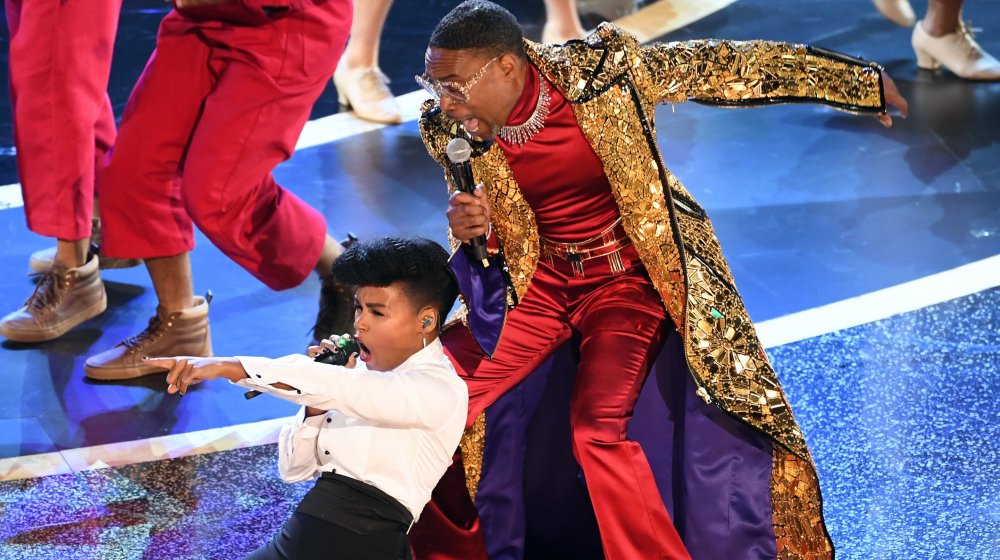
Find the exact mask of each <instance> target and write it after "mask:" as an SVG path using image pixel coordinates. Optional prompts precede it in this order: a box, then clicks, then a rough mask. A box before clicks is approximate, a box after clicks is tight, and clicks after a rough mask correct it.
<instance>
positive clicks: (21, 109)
mask: <svg viewBox="0 0 1000 560" xmlns="http://www.w3.org/2000/svg"><path fill="white" fill-rule="evenodd" d="M6 9H7V25H8V27H9V28H10V57H9V62H10V92H11V104H12V106H13V113H14V145H15V147H16V148H17V167H18V175H19V176H20V179H21V192H22V195H23V197H24V211H25V215H26V216H27V219H28V227H29V228H30V229H31V231H33V232H35V233H37V234H39V235H44V236H46V237H55V238H58V239H64V240H68V241H75V240H79V239H85V238H87V237H89V236H90V217H91V212H92V211H93V204H94V174H95V166H96V164H97V162H98V160H100V159H101V158H102V157H104V154H105V153H106V152H107V150H108V148H109V146H111V144H112V143H113V142H114V139H115V119H114V115H113V114H112V112H111V101H110V100H109V99H108V94H107V89H108V76H109V75H110V73H111V54H112V51H113V46H114V42H115V30H116V29H117V27H118V13H119V11H120V10H121V0H63V1H60V2H44V1H43V2H39V1H37V0H7V2H6Z"/></svg>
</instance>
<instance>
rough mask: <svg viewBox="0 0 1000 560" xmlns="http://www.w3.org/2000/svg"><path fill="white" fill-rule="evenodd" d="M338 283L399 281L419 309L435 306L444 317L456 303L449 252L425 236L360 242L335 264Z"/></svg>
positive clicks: (455, 285)
mask: <svg viewBox="0 0 1000 560" xmlns="http://www.w3.org/2000/svg"><path fill="white" fill-rule="evenodd" d="M333 275H334V277H335V278H336V279H337V281H338V282H341V283H344V284H351V285H353V286H359V287H360V286H375V287H380V288H384V287H386V286H388V285H390V284H395V283H396V282H399V283H400V284H401V287H402V289H403V292H404V293H405V294H406V297H407V298H409V300H410V302H411V303H413V306H414V308H415V309H417V310H420V309H422V308H424V307H426V306H428V305H429V306H432V307H434V308H435V309H437V310H438V312H440V314H441V318H442V320H443V319H444V317H445V316H446V315H448V312H449V311H450V310H451V306H452V305H454V304H455V298H456V297H457V296H458V284H457V283H456V282H455V277H454V276H452V273H451V269H450V268H449V267H448V251H445V250H444V247H442V246H440V245H438V244H437V243H435V242H433V241H431V240H430V239H423V238H407V237H382V238H378V239H372V240H370V241H363V242H360V243H358V244H356V245H354V246H353V247H351V248H350V249H348V250H346V251H344V253H343V254H341V255H340V256H339V257H337V260H336V261H334V263H333Z"/></svg>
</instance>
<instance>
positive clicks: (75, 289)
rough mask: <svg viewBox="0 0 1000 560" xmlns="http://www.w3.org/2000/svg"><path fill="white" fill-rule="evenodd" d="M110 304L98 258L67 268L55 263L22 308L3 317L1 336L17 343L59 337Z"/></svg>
mask: <svg viewBox="0 0 1000 560" xmlns="http://www.w3.org/2000/svg"><path fill="white" fill-rule="evenodd" d="M107 307H108V300H107V296H106V295H105V293H104V283H103V282H101V276H100V274H99V273H98V271H97V258H96V257H91V258H90V260H88V261H87V263H86V264H84V265H82V266H79V267H76V268H66V267H64V266H62V265H60V264H58V263H57V264H55V265H54V266H53V267H52V268H51V270H49V271H48V272H46V273H45V274H43V275H42V277H41V278H39V280H38V284H37V285H36V286H35V291H34V292H33V293H32V294H31V297H29V298H28V300H27V301H25V302H24V305H22V306H21V308H20V309H18V310H17V311H14V312H13V313H10V314H8V315H7V316H6V317H4V318H3V319H2V320H0V335H3V336H5V337H6V338H7V339H8V340H13V341H15V342H45V341H46V340H52V339H54V338H58V337H60V336H62V335H63V334H65V333H66V331H68V330H70V329H72V328H73V327H75V326H77V325H79V324H80V323H82V322H84V321H86V320H87V319H90V318H92V317H95V316H97V315H100V314H101V312H103V311H104V310H105V309H106V308H107Z"/></svg>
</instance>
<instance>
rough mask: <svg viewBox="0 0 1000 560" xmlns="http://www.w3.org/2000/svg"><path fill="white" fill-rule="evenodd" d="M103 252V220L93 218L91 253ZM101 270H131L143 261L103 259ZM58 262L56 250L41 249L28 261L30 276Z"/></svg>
mask: <svg viewBox="0 0 1000 560" xmlns="http://www.w3.org/2000/svg"><path fill="white" fill-rule="evenodd" d="M100 250H101V219H100V218H93V220H92V226H91V229H90V251H91V253H93V254H95V255H97V254H98V253H100ZM98 258H99V259H100V261H99V263H100V268H101V270H108V269H111V268H131V267H133V266H139V265H140V264H142V259H118V258H114V257H101V256H98ZM55 260H56V248H55V247H49V248H48V249H39V250H37V251H35V252H34V253H32V254H31V258H29V259H28V276H34V275H35V274H45V273H46V272H48V271H49V269H51V268H52V263H54V262H55Z"/></svg>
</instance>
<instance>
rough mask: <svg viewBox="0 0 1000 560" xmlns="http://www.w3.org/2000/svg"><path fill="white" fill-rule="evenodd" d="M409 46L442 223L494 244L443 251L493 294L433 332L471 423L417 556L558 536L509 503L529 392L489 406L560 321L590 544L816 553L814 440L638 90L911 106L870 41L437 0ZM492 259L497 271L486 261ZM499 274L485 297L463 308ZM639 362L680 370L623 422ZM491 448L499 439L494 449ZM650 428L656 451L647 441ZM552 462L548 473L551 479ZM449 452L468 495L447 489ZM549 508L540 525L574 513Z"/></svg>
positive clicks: (519, 470) (496, 551) (617, 550)
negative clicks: (545, 17) (734, 35)
mask: <svg viewBox="0 0 1000 560" xmlns="http://www.w3.org/2000/svg"><path fill="white" fill-rule="evenodd" d="M425 63H426V73H425V74H423V75H422V76H418V78H417V81H418V82H420V83H421V85H423V86H424V87H425V88H426V89H427V90H428V91H429V92H430V93H431V94H432V95H434V97H435V98H436V102H435V101H431V102H428V103H427V104H425V106H424V112H423V116H422V118H421V121H420V129H421V134H422V137H423V140H424V143H425V144H426V147H427V150H428V152H429V153H430V154H431V156H432V157H434V158H435V159H436V160H437V161H438V162H440V163H441V165H442V166H443V167H444V168H445V170H446V177H447V178H448V180H449V186H450V190H451V192H452V196H451V198H450V201H449V209H448V219H449V225H450V229H451V234H452V236H453V238H454V239H455V240H456V246H457V242H458V241H462V242H465V241H469V240H470V239H473V238H475V237H477V236H486V242H487V245H488V247H489V253H490V255H491V256H490V259H491V262H492V265H491V266H488V267H483V265H482V264H480V263H479V262H476V261H475V260H474V259H471V258H468V255H467V254H466V251H467V250H468V248H467V247H466V248H462V249H459V250H458V251H457V252H456V254H455V256H454V257H453V268H455V269H456V274H457V275H458V276H459V279H460V283H462V282H463V279H464V280H468V277H469V276H470V275H473V276H475V275H479V276H481V278H480V280H478V281H477V282H472V283H469V282H468V281H466V282H465V284H464V285H465V286H467V287H468V286H476V285H478V286H480V288H481V290H485V292H492V293H485V294H478V295H477V296H476V297H474V298H470V294H468V293H466V294H465V295H466V299H465V302H466V304H467V305H468V308H469V309H467V310H463V314H462V316H463V318H464V321H463V322H464V323H465V324H464V325H461V324H456V325H454V326H453V328H451V329H450V330H448V331H447V332H445V334H444V338H443V341H444V344H445V346H446V348H447V349H448V351H449V353H450V355H451V356H452V358H453V360H454V361H455V363H456V368H457V370H458V371H459V374H460V375H461V376H462V377H463V379H465V381H466V382H467V384H468V386H469V396H470V404H469V417H468V427H469V430H468V432H467V437H466V440H465V441H464V443H463V446H462V459H463V461H462V466H463V467H464V470H463V469H460V468H456V469H453V470H452V471H451V473H450V474H449V475H448V476H446V477H445V479H444V480H442V482H441V485H439V488H438V491H437V493H436V495H435V499H434V501H433V502H432V504H431V505H430V506H429V507H428V509H427V510H425V513H424V516H423V517H424V519H422V521H421V523H419V524H418V526H417V528H415V530H414V531H415V534H414V539H413V541H414V548H415V551H416V553H417V556H418V557H420V558H455V559H458V558H463V559H468V558H481V557H486V556H487V555H489V556H490V557H492V558H494V559H495V558H500V557H504V558H519V557H522V556H523V555H525V554H528V555H532V554H533V555H534V556H536V557H553V555H556V554H558V555H559V556H560V557H563V556H565V555H567V554H570V553H569V552H565V550H569V549H564V551H563V552H554V551H555V550H556V549H549V551H548V552H542V553H539V551H538V550H536V551H534V552H532V551H531V546H530V543H529V544H528V545H525V540H526V537H525V533H526V529H525V528H524V527H525V524H526V523H529V524H530V523H531V520H532V518H533V516H534V519H536V520H537V519H538V517H539V515H538V513H537V512H536V513H534V514H533V513H532V511H531V507H530V506H526V505H525V491H524V483H525V481H524V473H525V471H526V469H527V468H529V467H528V466H527V463H530V458H529V457H527V455H526V452H525V451H524V447H525V446H524V445H521V444H519V443H515V444H513V445H512V444H511V441H512V440H517V441H520V440H523V439H524V438H525V437H526V434H527V432H526V430H527V428H526V426H527V424H529V423H530V422H529V420H528V419H529V418H531V417H532V415H534V416H536V417H537V415H538V414H539V412H535V411H534V410H527V409H525V408H524V406H520V410H517V411H512V410H510V409H511V408H514V409H518V408H519V407H518V406H515V407H507V409H508V410H507V411H503V407H500V405H501V404H502V401H503V399H504V398H506V397H504V395H507V394H510V393H511V392H512V391H514V390H517V389H518V388H519V387H520V386H521V385H523V384H522V381H524V382H525V383H528V381H525V380H528V379H529V378H530V377H531V374H532V372H534V371H536V370H537V369H539V367H540V366H544V365H545V364H546V363H547V362H546V360H547V359H548V358H550V357H551V356H553V355H554V354H556V353H557V351H558V349H559V348H561V347H563V346H564V345H566V344H567V343H569V344H570V345H572V347H573V348H574V351H575V355H574V363H573V365H572V369H574V370H575V372H574V374H575V376H574V378H573V380H572V382H571V383H572V390H571V393H572V394H571V398H570V402H569V407H568V408H569V416H570V418H569V420H570V425H571V430H570V435H569V439H571V444H570V446H569V447H571V451H572V456H573V458H575V464H578V465H579V467H578V468H579V470H580V471H582V474H583V478H585V481H586V493H587V494H589V499H590V505H592V508H593V513H592V516H593V517H592V519H596V525H597V527H598V528H599V531H600V541H601V542H600V545H599V547H600V550H599V551H598V553H600V552H603V555H604V557H606V558H609V559H615V560H633V559H634V560H644V559H647V558H691V557H694V558H706V559H729V558H775V557H778V558H831V557H832V556H833V544H832V542H831V540H830V538H829V535H828V533H827V531H826V528H825V526H824V522H823V514H822V501H821V497H820V490H819V484H818V480H817V476H816V470H815V467H814V465H813V462H812V458H811V456H810V454H809V450H808V449H807V447H806V443H805V440H804V438H803V435H802V433H801V431H800V430H799V427H798V425H797V424H796V421H795V419H794V417H793V416H792V412H791V410H790V408H789V405H788V402H787V399H786V397H785V395H784V393H783V391H782V389H781V386H780V384H779V382H778V379H777V376H776V375H775V372H774V370H773V369H772V367H771V365H770V363H769V362H768V359H767V356H766V354H765V352H764V349H763V348H762V346H761V344H760V342H759V340H758V339H757V336H756V334H755V332H754V328H753V325H752V323H751V321H750V319H749V317H748V315H747V312H746V310H745V309H744V306H743V302H742V301H741V299H740V296H739V294H738V292H737V290H736V288H735V282H734V279H733V277H732V274H731V273H730V270H729V266H728V265H727V263H726V261H725V259H724V257H723V256H722V252H721V250H720V247H719V242H718V240H717V239H716V237H715V234H714V233H713V230H712V226H711V223H710V221H709V219H708V217H707V216H706V214H705V211H704V210H703V209H702V208H701V207H700V206H699V205H698V203H697V202H696V201H695V200H694V198H693V197H692V196H691V195H690V193H688V191H687V190H686V189H685V188H684V186H683V185H682V184H681V183H680V181H678V180H677V178H676V177H674V175H673V174H672V173H671V172H670V171H669V170H668V169H667V168H666V167H665V166H664V165H663V160H662V158H661V156H660V153H659V147H658V145H657V142H656V131H655V125H654V117H655V108H656V105H658V104H661V103H666V102H681V101H686V100H689V99H690V100H697V101H700V102H705V103H709V104H716V105H723V106H737V107H742V106H753V105H762V104H773V103H788V102H818V103H823V104H826V105H830V106H833V107H836V108H838V109H843V110H846V111H850V112H854V113H859V114H871V115H875V116H876V117H877V118H878V119H879V120H880V121H881V122H882V123H883V124H884V125H886V126H888V125H890V124H891V119H890V117H889V116H888V115H887V114H886V107H887V104H888V105H896V106H899V107H900V108H901V109H902V110H903V112H904V113H905V109H906V103H905V101H904V100H903V99H902V98H901V97H900V96H899V93H898V91H897V90H896V87H895V85H894V84H893V82H892V80H891V79H889V77H888V76H887V75H885V73H884V72H882V70H881V68H880V67H878V66H877V65H875V64H871V63H867V62H865V61H862V60H858V59H853V58H850V57H846V56H843V55H840V54H837V53H833V52H829V51H824V50H821V49H816V48H812V47H808V46H803V45H791V44H783V43H774V42H767V41H746V42H735V41H714V40H712V41H684V42H676V43H660V44H654V45H650V46H641V45H640V44H639V43H638V42H637V40H636V39H635V38H634V37H632V36H630V35H629V34H627V33H625V32H623V31H621V30H619V29H617V28H616V27H614V26H613V25H610V24H603V25H601V26H600V27H599V28H598V29H597V30H596V31H595V32H594V33H593V34H591V35H590V36H589V37H587V38H586V39H585V40H583V41H570V42H568V43H566V44H565V45H539V44H535V43H532V42H530V41H526V40H524V38H523V34H522V32H521V29H520V27H519V26H518V24H517V22H516V20H515V19H514V17H513V16H512V15H511V14H510V13H509V12H507V11H506V10H504V9H503V8H501V7H499V6H497V5H495V4H492V3H490V2H487V1H483V0H470V1H468V2H465V3H463V4H461V5H459V6H458V7H456V8H455V9H454V10H453V11H452V12H451V13H449V14H448V15H447V16H445V18H444V19H442V21H441V22H440V23H439V24H438V26H437V28H436V29H435V31H434V33H433V35H432V37H431V40H430V46H429V48H428V50H427V53H426V56H425ZM455 138H463V139H465V140H467V141H469V142H470V143H471V146H472V151H473V154H472V155H473V157H472V159H471V167H472V171H473V175H474V177H475V180H476V181H477V182H479V183H480V185H479V186H478V187H477V188H476V189H475V191H474V192H472V193H467V192H459V191H457V190H456V188H455V182H454V181H453V175H452V173H451V172H450V171H449V170H450V169H451V167H450V162H449V159H448V154H447V146H448V144H449V142H451V141H452V140H453V139H455ZM499 272H503V273H504V276H505V280H506V281H507V282H506V286H504V285H503V284H502V283H501V284H497V283H495V282H493V283H491V281H490V280H488V279H486V278H487V277H489V276H490V275H491V274H497V273H499ZM494 278H495V277H494ZM484 286H492V288H488V287H486V288H484ZM497 286H499V288H497ZM505 287H506V290H504V288H505ZM498 293H499V301H500V302H501V307H502V308H503V309H502V310H501V311H500V312H495V310H494V312H493V313H492V316H491V315H490V313H489V312H486V311H483V310H482V309H480V308H481V307H482V306H484V305H487V304H488V302H489V301H491V300H492V301H494V302H496V301H497V300H498ZM484 298H485V300H484ZM470 300H473V301H470ZM484 341H486V342H485V343H484ZM671 353H672V354H674V356H673V358H674V359H672V360H671V358H670V356H666V357H664V356H665V355H667V354H671ZM657 368H659V370H662V371H667V370H669V371H670V372H672V374H674V379H675V380H674V381H668V380H669V379H670V378H669V377H668V376H664V377H658V378H657V382H658V383H659V384H660V387H659V393H658V394H659V395H660V400H661V401H662V402H665V403H668V404H667V405H666V408H665V409H663V413H662V414H661V417H662V423H660V424H655V423H654V425H653V426H652V427H651V428H650V427H649V426H648V425H647V426H646V427H645V428H644V430H645V431H646V432H647V433H646V434H644V435H639V434H638V432H639V431H641V430H639V429H638V428H636V424H638V423H639V419H638V416H636V417H635V418H633V416H634V413H635V412H636V405H637V401H638V400H639V396H640V393H641V392H642V391H643V388H644V386H645V385H647V384H646V381H647V379H649V378H650V371H651V370H654V369H657ZM677 372H682V375H683V379H682V380H681V381H680V382H678V381H676V378H677V377H678V375H680V374H678V373H677ZM657 375H658V376H659V373H658V374H657ZM664 375H666V374H664ZM650 385H654V384H650ZM651 390H655V389H651ZM569 392H570V391H568V390H567V391H564V393H569ZM689 396H690V397H694V399H688V400H687V401H686V400H685V399H686V398H687V397H689ZM566 398H569V397H566ZM676 399H679V400H676ZM692 400H696V401H697V404H692V403H691V402H689V401H692ZM671 403H672V404H671ZM678 403H680V404H678ZM522 405H523V403H522ZM495 407H500V409H499V410H496V409H495ZM542 408H544V407H542ZM661 408H662V407H661ZM512 418H519V420H516V421H515V420H512ZM564 421H565V419H563V422H564ZM533 425H535V426H536V429H540V430H550V429H551V430H556V429H558V426H559V425H560V423H559V419H558V418H556V420H555V421H554V422H538V421H535V422H534V424H533ZM539 425H541V427H540V428H538V426H539ZM512 426H513V427H512ZM650 434H651V435H650ZM532 437H535V436H532ZM535 439H537V437H536V438H535ZM543 439H544V438H543ZM491 447H493V448H497V449H499V448H503V449H505V451H504V452H502V453H498V452H496V451H494V452H493V453H492V455H491V452H490V449H491ZM664 449H666V450H667V452H666V456H667V457H668V460H667V461H666V462H664V461H662V460H660V459H655V457H654V455H657V456H659V455H663V453H662V452H663V451H664ZM556 452H557V451H556V450H555V448H554V447H553V448H552V449H551V453H550V454H548V455H551V454H554V453H556ZM484 457H485V459H484ZM491 457H492V458H491ZM654 459H655V460H654ZM542 461H553V464H554V460H553V459H552V457H551V456H546V457H543V459H542ZM546 468H548V467H546ZM543 470H544V469H543ZM555 473H556V469H555V467H552V469H551V473H550V474H551V475H552V476H551V478H550V480H549V482H548V483H547V484H545V485H543V490H544V489H545V488H550V489H551V488H555V487H556V486H557V485H558V483H557V480H556V479H557V478H558V477H557V476H556V475H555ZM462 475H464V482H465V485H467V488H468V490H469V493H470V494H471V495H472V496H473V498H474V499H475V503H476V505H477V506H478V515H477V513H476V510H475V509H473V508H471V507H465V506H463V505H462V503H461V500H460V499H459V497H458V496H457V495H456V489H457V488H458V487H460V486H461V482H462ZM491 478H493V479H496V480H501V481H503V482H501V483H497V482H496V481H494V482H490V479H491ZM562 478H576V477H572V476H570V477H562ZM529 498H530V497H529ZM529 501H530V500H529ZM534 503H538V500H537V499H535V500H534ZM552 503H555V504H556V506H555V507H549V509H548V510H547V511H549V512H550V513H552V512H555V516H557V517H561V516H562V515H563V514H565V515H566V516H567V517H570V516H571V514H570V513H569V512H568V511H564V512H560V511H559V509H558V508H559V505H558V504H559V501H558V499H557V498H556V497H555V495H554V494H553V498H552V499H550V500H549V504H548V505H549V506H551V504H552ZM467 505H469V506H471V504H467ZM565 509H569V508H568V507H567V508H564V510H565ZM668 512H669V513H668ZM550 521H551V520H547V521H545V522H544V523H542V524H543V525H544V524H552V525H560V526H563V527H573V524H572V523H568V522H567V523H561V524H559V523H551V522H550ZM591 524H592V522H591ZM578 527H579V526H578ZM484 535H485V537H484ZM564 539H565V540H575V539H576V535H574V534H573V533H572V532H569V533H564ZM528 540H529V541H530V539H528ZM536 540H537V539H536ZM583 554H584V553H582V552H579V551H577V552H573V553H572V555H573V556H574V557H583Z"/></svg>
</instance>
